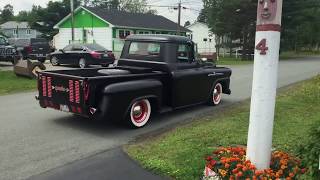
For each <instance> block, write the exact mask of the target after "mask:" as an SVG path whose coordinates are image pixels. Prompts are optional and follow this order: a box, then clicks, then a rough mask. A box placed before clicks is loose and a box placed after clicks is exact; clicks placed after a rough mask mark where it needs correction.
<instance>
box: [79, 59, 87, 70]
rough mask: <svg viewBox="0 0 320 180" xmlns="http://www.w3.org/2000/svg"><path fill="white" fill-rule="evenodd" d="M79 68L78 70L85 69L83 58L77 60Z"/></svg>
mask: <svg viewBox="0 0 320 180" xmlns="http://www.w3.org/2000/svg"><path fill="white" fill-rule="evenodd" d="M79 67H80V68H85V67H87V62H86V60H85V59H84V58H81V59H80V60H79Z"/></svg>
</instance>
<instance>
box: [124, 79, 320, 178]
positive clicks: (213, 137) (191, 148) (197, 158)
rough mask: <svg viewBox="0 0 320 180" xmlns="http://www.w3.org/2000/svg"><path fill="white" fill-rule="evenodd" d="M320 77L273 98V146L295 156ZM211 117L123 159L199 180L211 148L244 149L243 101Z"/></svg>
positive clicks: (316, 119) (315, 109)
mask: <svg viewBox="0 0 320 180" xmlns="http://www.w3.org/2000/svg"><path fill="white" fill-rule="evenodd" d="M319 92H320V76H318V77H316V78H313V79H312V80H308V81H305V82H302V83H299V84H296V85H294V86H291V87H289V88H287V89H286V90H283V91H282V92H281V93H279V95H278V97H277V104H276V115H275V125H274V133H273V146H274V148H276V149H278V150H284V151H287V152H290V153H293V154H295V152H296V151H297V147H298V146H299V145H301V144H303V143H304V142H305V139H306V138H307V137H306V134H307V133H308V131H309V128H310V127H312V126H315V125H319V124H320V106H319V102H320V93H319ZM213 114H214V115H215V117H214V118H213V117H206V118H202V119H199V120H196V121H194V122H192V123H189V124H187V125H185V126H182V127H177V128H175V129H173V130H170V131H169V132H166V133H164V134H162V135H159V136H156V137H150V139H147V140H144V141H143V142H137V143H136V144H132V145H130V146H128V147H126V151H127V152H128V154H129V155H130V156H131V157H132V158H134V159H135V160H137V161H139V162H140V163H141V165H142V166H143V167H145V168H147V169H149V170H152V171H153V172H155V173H156V174H160V175H164V176H170V177H172V178H175V179H199V178H200V177H201V176H202V173H203V169H204V166H205V160H204V157H205V156H206V155H208V154H210V153H211V152H212V151H213V149H215V147H218V146H231V145H246V142H247V131H248V126H249V123H248V121H249V102H248V101H247V102H243V103H241V104H240V105H237V106H234V107H230V108H228V109H226V110H224V111H219V112H217V111H215V110H214V109H213Z"/></svg>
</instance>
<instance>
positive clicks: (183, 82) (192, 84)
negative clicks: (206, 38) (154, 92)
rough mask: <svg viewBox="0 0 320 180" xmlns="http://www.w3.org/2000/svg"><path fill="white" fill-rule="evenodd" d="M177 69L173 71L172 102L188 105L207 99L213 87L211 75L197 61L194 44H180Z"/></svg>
mask: <svg viewBox="0 0 320 180" xmlns="http://www.w3.org/2000/svg"><path fill="white" fill-rule="evenodd" d="M176 60H177V61H176V70H175V71H174V72H173V73H172V77H173V83H172V84H173V86H172V95H173V96H172V98H173V99H172V102H173V103H172V104H173V106H174V107H181V106H187V105H191V104H196V103H200V102H203V101H206V100H207V99H208V97H209V93H210V89H211V86H212V84H211V82H212V81H211V80H210V79H211V77H209V76H208V72H207V70H205V69H203V68H202V67H201V66H200V65H199V64H197V63H196V62H195V58H194V53H193V45H192V46H191V45H190V44H179V45H178V47H177V56H176Z"/></svg>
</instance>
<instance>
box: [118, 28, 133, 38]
mask: <svg viewBox="0 0 320 180" xmlns="http://www.w3.org/2000/svg"><path fill="white" fill-rule="evenodd" d="M118 33H119V35H118V37H119V38H120V39H125V38H126V37H127V36H129V35H130V34H132V32H131V31H130V30H124V29H120V30H118Z"/></svg>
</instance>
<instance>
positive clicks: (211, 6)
mask: <svg viewBox="0 0 320 180" xmlns="http://www.w3.org/2000/svg"><path fill="white" fill-rule="evenodd" d="M256 5H257V1H256V0H228V1H227V0H204V10H203V11H202V12H203V13H204V14H203V15H202V16H204V17H207V23H208V24H209V27H210V28H211V31H212V32H213V33H214V34H215V35H216V36H217V43H216V44H217V50H218V52H219V48H220V47H224V48H229V52H230V55H231V53H232V49H233V48H234V47H239V46H242V49H244V50H249V49H253V46H254V44H253V43H252V42H254V32H255V19H256V9H257V7H256Z"/></svg>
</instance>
